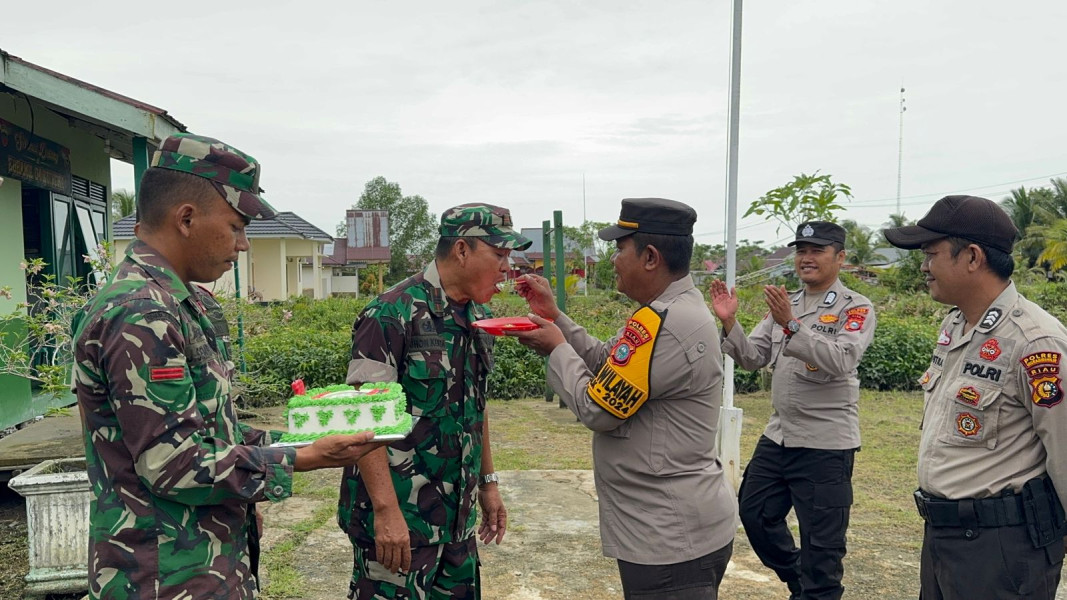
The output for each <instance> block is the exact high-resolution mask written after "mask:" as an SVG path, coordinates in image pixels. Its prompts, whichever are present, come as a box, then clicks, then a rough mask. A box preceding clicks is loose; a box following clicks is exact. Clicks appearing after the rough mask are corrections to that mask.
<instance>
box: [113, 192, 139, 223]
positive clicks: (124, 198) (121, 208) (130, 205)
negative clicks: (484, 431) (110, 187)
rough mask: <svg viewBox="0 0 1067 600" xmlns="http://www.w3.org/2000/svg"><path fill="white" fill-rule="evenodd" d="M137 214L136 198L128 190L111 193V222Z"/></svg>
mask: <svg viewBox="0 0 1067 600" xmlns="http://www.w3.org/2000/svg"><path fill="white" fill-rule="evenodd" d="M135 212H137V197H136V196H135V195H134V194H133V192H130V191H129V190H115V191H114V192H111V222H112V223H114V222H115V221H118V220H119V219H122V218H124V217H128V216H130V215H132V214H133V213H135Z"/></svg>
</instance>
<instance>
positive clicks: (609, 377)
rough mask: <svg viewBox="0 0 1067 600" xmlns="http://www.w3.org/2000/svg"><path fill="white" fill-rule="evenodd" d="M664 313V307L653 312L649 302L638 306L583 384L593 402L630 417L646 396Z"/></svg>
mask: <svg viewBox="0 0 1067 600" xmlns="http://www.w3.org/2000/svg"><path fill="white" fill-rule="evenodd" d="M664 316H666V311H664V312H662V313H660V312H656V310H655V309H653V308H652V307H651V306H642V307H641V308H640V309H638V310H637V312H635V313H634V314H633V316H632V317H630V320H629V321H628V322H627V323H626V327H625V328H624V329H623V333H622V335H621V336H620V337H619V340H618V341H617V342H616V343H615V345H614V346H612V348H611V352H610V353H609V355H608V358H607V360H605V361H604V364H603V365H601V366H600V370H599V371H597V374H596V376H595V377H593V378H592V379H590V380H589V384H588V385H587V386H586V393H587V394H589V397H590V398H591V399H592V400H593V402H596V403H597V405H598V406H600V407H601V408H603V409H604V410H606V411H608V412H609V413H611V414H612V415H615V416H616V417H618V418H620V419H628V418H630V417H632V416H633V415H634V414H636V413H637V411H638V409H640V408H641V405H643V404H644V403H645V401H646V400H648V398H649V395H650V390H649V381H650V377H649V373H650V372H651V369H652V351H653V350H654V349H655V346H656V336H657V335H659V332H660V328H661V326H662V325H663V318H664Z"/></svg>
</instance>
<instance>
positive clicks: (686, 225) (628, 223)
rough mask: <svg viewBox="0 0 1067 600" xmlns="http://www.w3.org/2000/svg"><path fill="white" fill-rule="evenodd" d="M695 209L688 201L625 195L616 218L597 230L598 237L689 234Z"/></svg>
mask: <svg viewBox="0 0 1067 600" xmlns="http://www.w3.org/2000/svg"><path fill="white" fill-rule="evenodd" d="M696 220H697V211H695V210H693V207H691V206H689V205H688V204H682V203H681V202H678V201H675V200H668V199H666V198H625V199H623V201H622V210H621V211H620V212H619V222H618V223H616V224H615V225H612V226H610V227H605V228H604V229H601V230H600V234H599V235H600V239H602V240H606V241H609V242H610V241H612V240H617V239H619V238H622V237H626V236H628V235H631V234H634V233H637V232H639V231H640V232H641V233H656V234H659V235H692V233H693V223H696Z"/></svg>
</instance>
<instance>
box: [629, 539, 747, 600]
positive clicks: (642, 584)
mask: <svg viewBox="0 0 1067 600" xmlns="http://www.w3.org/2000/svg"><path fill="white" fill-rule="evenodd" d="M733 553H734V543H733V541H731V542H730V543H729V544H726V545H725V546H723V547H722V548H720V549H718V550H716V551H714V552H712V553H710V554H705V555H704V556H701V557H700V558H694V559H693V560H687V561H685V562H680V563H674V564H669V565H639V564H637V563H632V562H626V561H624V560H620V561H618V562H619V578H620V579H622V591H623V597H624V598H625V599H626V600H653V599H655V600H718V598H719V584H720V583H722V576H723V575H724V574H725V573H726V565H727V564H729V562H730V557H731V556H732V555H733Z"/></svg>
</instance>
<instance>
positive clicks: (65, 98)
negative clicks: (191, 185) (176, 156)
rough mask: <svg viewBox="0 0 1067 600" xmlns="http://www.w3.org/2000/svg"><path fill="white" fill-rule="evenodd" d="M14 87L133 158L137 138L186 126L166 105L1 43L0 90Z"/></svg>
mask: <svg viewBox="0 0 1067 600" xmlns="http://www.w3.org/2000/svg"><path fill="white" fill-rule="evenodd" d="M6 90H10V91H14V92H17V93H18V94H20V95H23V96H25V97H27V98H29V99H32V100H33V102H35V103H38V104H41V105H43V106H45V107H47V108H49V109H51V110H53V111H55V112H56V113H58V114H60V115H63V116H65V117H67V118H68V119H71V125H73V126H76V127H80V128H82V129H85V130H87V131H90V132H91V133H93V134H95V135H97V136H99V137H101V138H103V139H104V140H106V141H107V142H108V143H109V146H110V148H111V156H112V158H116V159H118V160H123V161H125V162H132V157H133V138H135V137H139V138H145V140H147V142H148V144H149V145H150V146H152V147H158V146H159V144H160V143H161V142H162V141H163V140H164V139H165V138H166V137H167V136H170V135H173V134H175V133H179V132H182V131H186V127H185V125H184V124H182V123H181V122H179V121H178V120H177V119H175V118H174V117H172V116H170V115H169V114H167V111H165V110H163V109H161V108H157V107H155V106H152V105H151V104H147V103H144V102H141V101H139V100H135V99H133V98H129V97H127V96H123V95H122V94H118V93H115V92H112V91H110V90H107V89H104V88H101V87H99V86H95V85H93V84H91V83H86V82H84V81H81V80H79V79H75V78H73V77H70V76H68V75H64V74H62V73H58V72H56V71H53V70H51V69H47V68H44V67H41V66H38V65H35V64H33V63H30V62H27V61H25V60H23V59H21V58H19V57H17V56H12V55H11V54H8V53H7V52H4V51H3V50H2V49H0V91H6Z"/></svg>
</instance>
